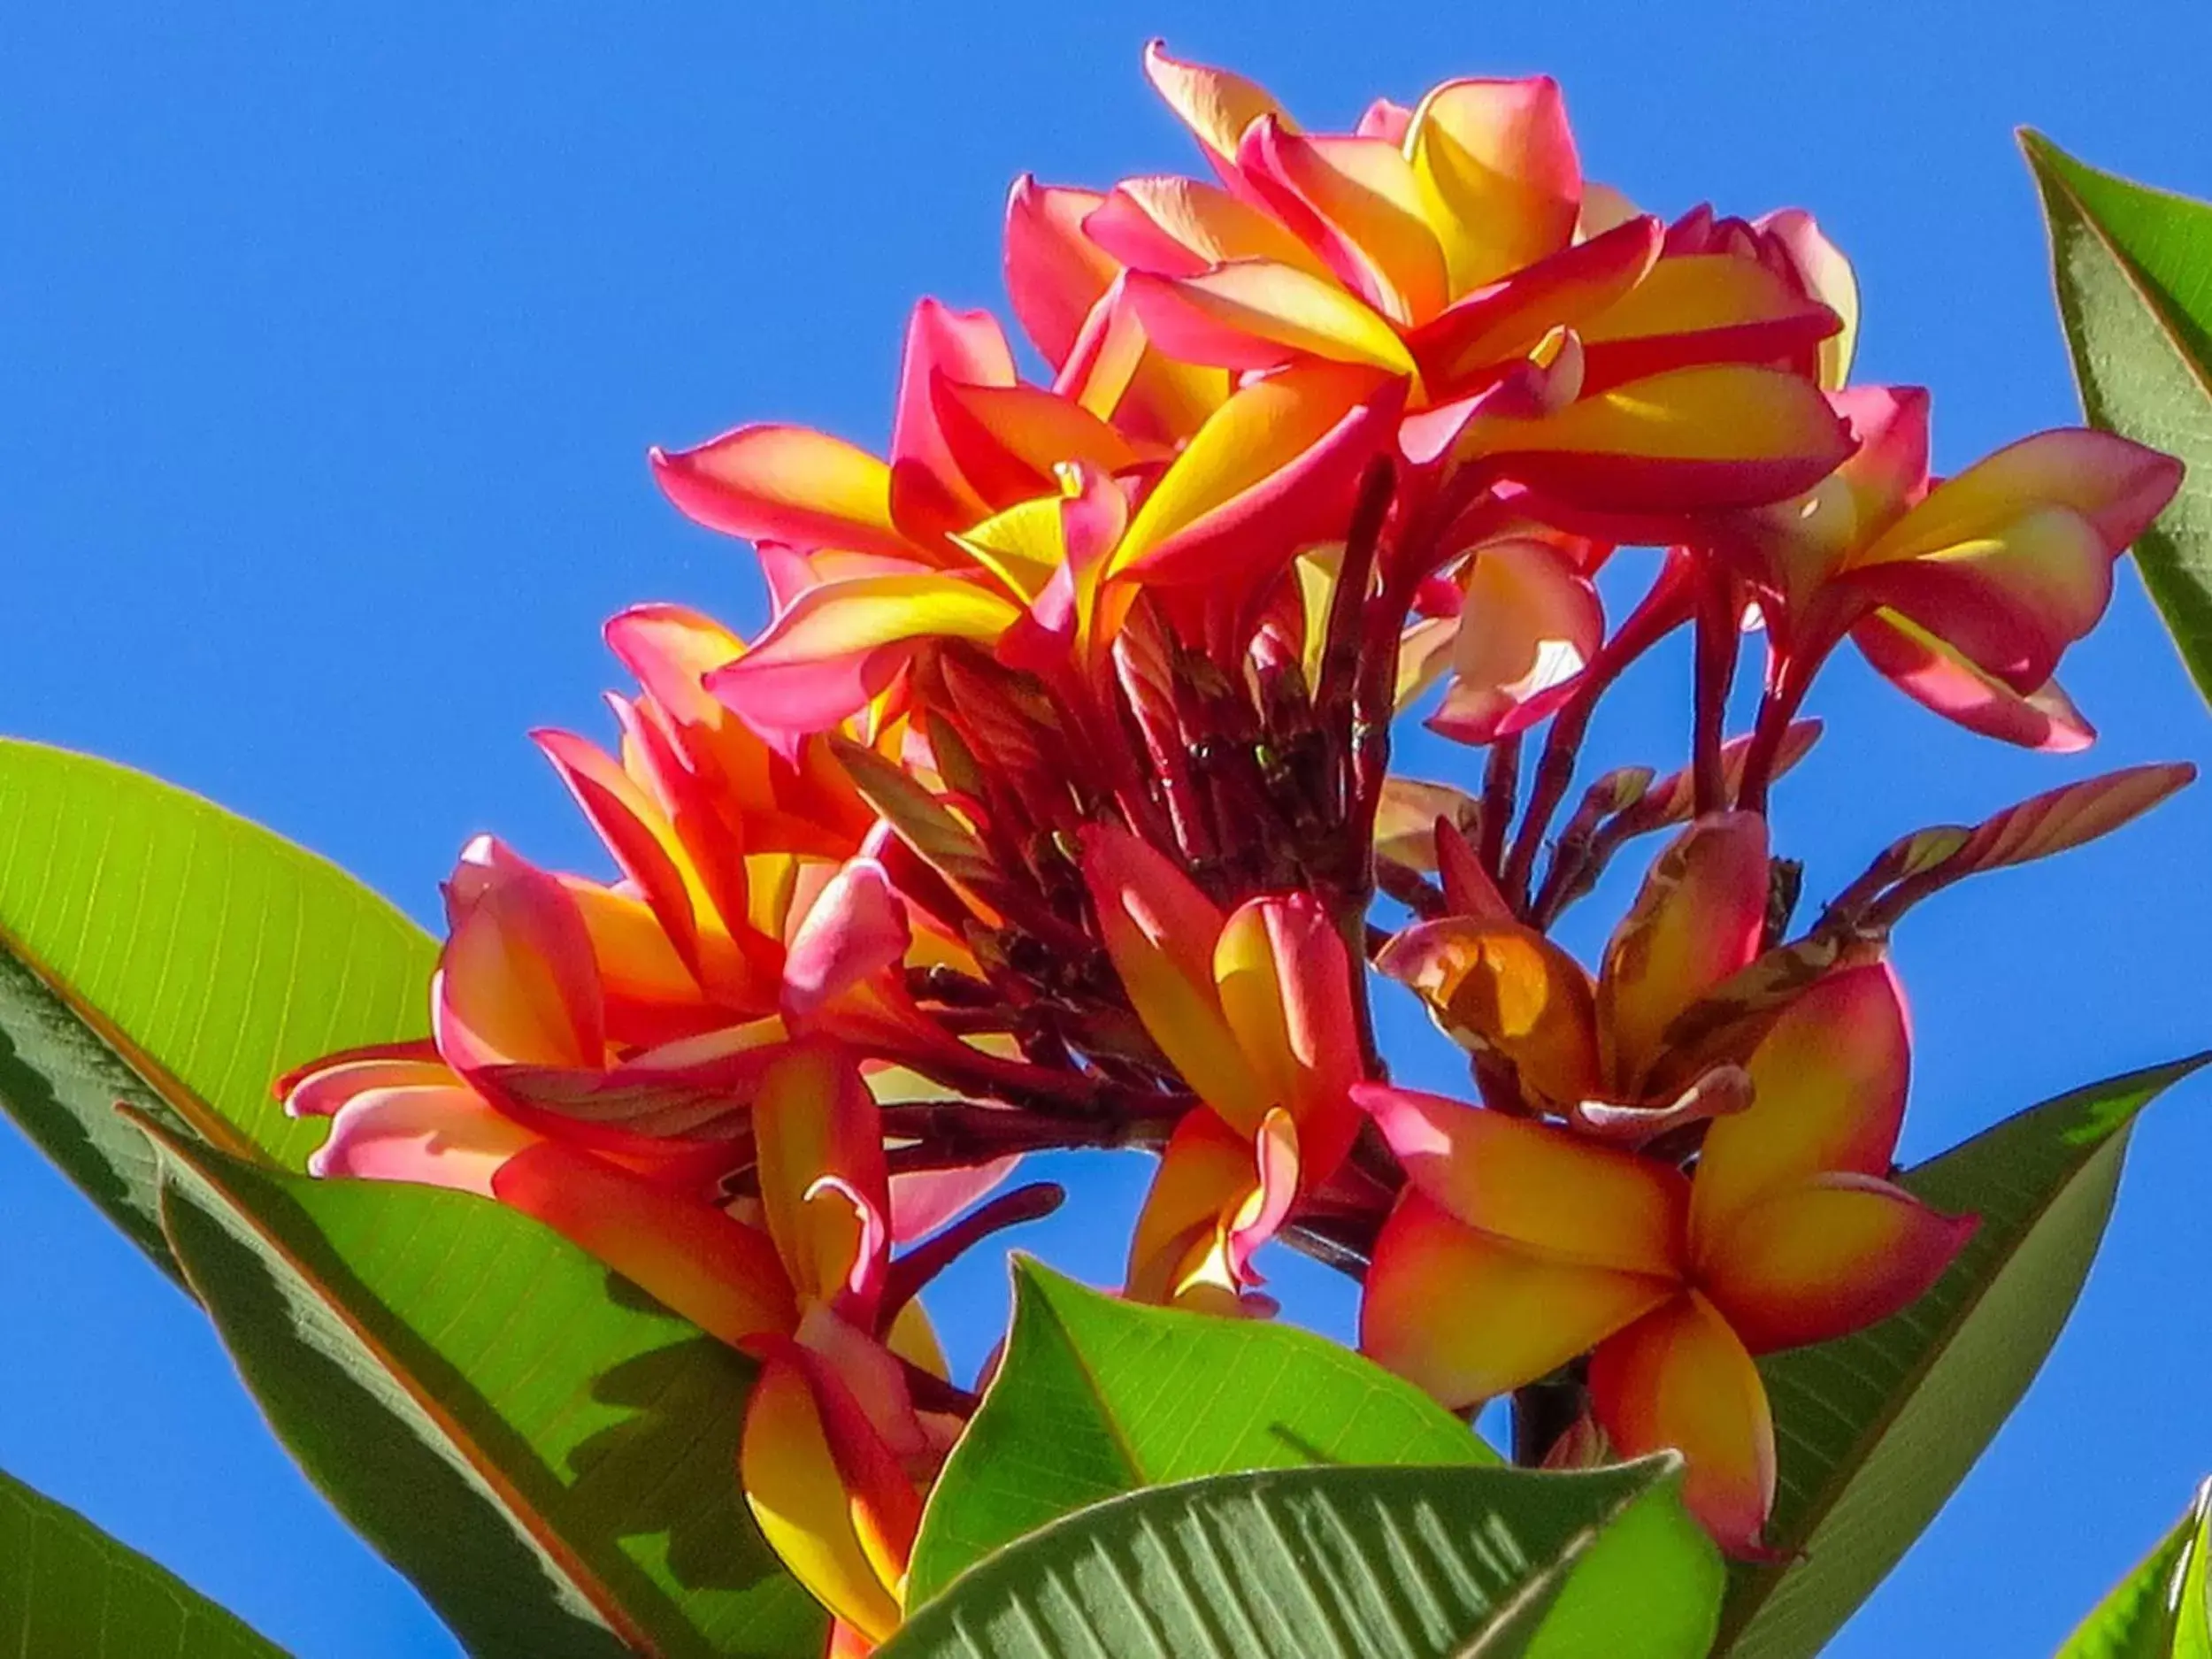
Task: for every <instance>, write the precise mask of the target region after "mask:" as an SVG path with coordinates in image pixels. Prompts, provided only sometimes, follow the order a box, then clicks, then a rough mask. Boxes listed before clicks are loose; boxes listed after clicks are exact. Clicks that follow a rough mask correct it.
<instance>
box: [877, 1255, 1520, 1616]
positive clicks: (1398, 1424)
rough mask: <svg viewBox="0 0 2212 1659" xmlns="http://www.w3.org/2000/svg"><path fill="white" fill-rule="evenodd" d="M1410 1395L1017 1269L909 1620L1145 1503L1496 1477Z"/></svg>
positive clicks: (1321, 1343)
mask: <svg viewBox="0 0 2212 1659" xmlns="http://www.w3.org/2000/svg"><path fill="white" fill-rule="evenodd" d="M1495 1462H1497V1456H1496V1454H1494V1452H1492V1451H1491V1450H1490V1448H1488V1447H1487V1446H1486V1445H1484V1444H1483V1442H1482V1441H1481V1440H1479V1438H1477V1436H1476V1435H1475V1434H1474V1433H1473V1432H1472V1431H1471V1430H1470V1429H1469V1428H1468V1426H1467V1425H1465V1424H1464V1423H1463V1422H1461V1421H1460V1420H1459V1419H1458V1418H1457V1417H1454V1416H1452V1414H1451V1413H1450V1412H1448V1411H1447V1410H1445V1409H1443V1407H1441V1406H1440V1405H1438V1404H1437V1403H1436V1402H1435V1401H1433V1400H1432V1399H1430V1398H1429V1396H1428V1395H1427V1394H1424V1393H1422V1392H1421V1390H1420V1389H1418V1388H1416V1387H1415V1386H1413V1385H1412V1384H1410V1383H1408V1382H1403V1381H1402V1380H1400V1379H1398V1378H1395V1377H1393V1376H1392V1375H1391V1374H1390V1373H1389V1372H1387V1371H1384V1370H1382V1369H1381V1368H1380V1367H1379V1366H1378V1365H1375V1364H1373V1363H1370V1362H1369V1361H1367V1360H1364V1359H1362V1358H1361V1357H1360V1356H1358V1355H1356V1354H1354V1353H1351V1352H1349V1351H1348V1350H1347V1349H1345V1348H1341V1347H1340V1346H1339V1345H1338V1344H1336V1343H1334V1342H1331V1341H1328V1340H1325V1338H1322V1337H1318V1336H1315V1335H1314V1334H1312V1333H1310V1332H1306V1331H1299V1330H1295V1329H1294V1328H1292V1327H1290V1326H1288V1325H1273V1324H1270V1323H1268V1322H1266V1321H1263V1320H1247V1319H1223V1318H1215V1317H1210V1316H1207V1315H1203V1314H1195V1313H1181V1312H1178V1311H1176V1310H1172V1309H1166V1308H1148V1307H1141V1306H1139V1305H1138V1304H1136V1303H1134V1302H1121V1301H1118V1300H1117V1299H1115V1298H1114V1297H1111V1296H1102V1295H1100V1294H1098V1293H1097V1292H1096V1291H1093V1290H1086V1289H1085V1288H1084V1287H1083V1286H1080V1285H1078V1284H1076V1283H1075V1282H1074V1281H1073V1280H1071V1279H1063V1278H1062V1277H1060V1275H1058V1274H1057V1273H1055V1272H1053V1271H1050V1270H1049V1269H1048V1268H1045V1267H1041V1266H1040V1265H1039V1264H1038V1263H1035V1262H1034V1261H1032V1260H1031V1259H1029V1258H1028V1257H1026V1256H1017V1257H1016V1258H1015V1259H1014V1324H1013V1329H1012V1331H1011V1332H1010V1333H1009V1334H1008V1337H1007V1340H1006V1357H1005V1360H1004V1362H1003V1363H1002V1364H1001V1365H1000V1367H999V1373H998V1377H997V1379H996V1380H995V1381H994V1382H993V1383H992V1385H991V1390H990V1393H989V1394H988V1395H987V1397H986V1398H985V1400H984V1402H983V1405H982V1409H979V1411H978V1412H977V1413H976V1414H975V1417H974V1419H973V1420H972V1422H971V1423H970V1424H969V1425H968V1430H967V1432H966V1433H965V1434H964V1435H963V1436H962V1438H961V1440H960V1443H959V1444H958V1445H957V1446H956V1447H955V1448H953V1453H952V1456H951V1457H950V1458H949V1460H948V1461H947V1462H946V1464H945V1469H944V1472H943V1474H942V1475H941V1476H940V1477H939V1479H938V1482H937V1486H936V1489H935V1491H934V1492H933V1494H931V1497H930V1502H929V1508H928V1510H927V1511H926V1514H925V1515H924V1516H923V1518H922V1530H921V1535H920V1536H919V1538H918V1539H917V1540H915V1545H914V1556H913V1564H912V1570H911V1573H910V1578H909V1579H908V1586H907V1605H908V1606H909V1607H915V1606H918V1605H920V1603H922V1602H923V1601H926V1600H928V1599H929V1597H930V1596H932V1595H933V1594H936V1593H937V1591H938V1590H940V1589H941V1588H942V1587H943V1586H945V1585H946V1584H947V1583H948V1582H949V1581H950V1579H951V1578H953V1576H954V1575H955V1574H956V1573H958V1572H960V1571H962V1570H963V1569H964V1568H966V1567H967V1566H968V1565H969V1564H970V1563H972V1562H974V1561H976V1560H978V1559H979V1558H980V1557H981V1556H983V1555H987V1554H988V1553H989V1552H990V1551H991V1550H993V1549H995V1548H998V1546H1000V1545H1001V1544H1003V1543H1006V1542H1008V1541H1010V1540H1013V1539H1016V1538H1018V1537H1020V1536H1021V1535H1022V1534H1024V1533H1025V1532H1033V1531H1035V1530H1036V1529H1037V1528H1038V1527H1040V1526H1042V1525H1044V1524H1045V1523H1046V1522H1048V1521H1050V1520H1052V1519H1054V1518H1056V1517H1058V1516H1062V1515H1064V1514H1066V1513H1067V1512H1068V1511H1069V1510H1071V1509H1080V1508H1082V1507H1083V1506H1084V1505H1086V1504H1089V1503H1095V1502H1098V1501H1099V1500H1100V1499H1102V1498H1107V1497H1111V1496H1113V1495H1114V1494H1117V1493H1123V1492H1131V1491H1133V1490H1135V1489H1136V1488H1138V1487H1140V1486H1164V1485H1166V1484H1167V1483H1168V1482H1170V1481H1176V1480H1189V1479H1194V1478H1196V1477H1198V1476H1201V1475H1218V1474H1227V1473H1230V1472H1232V1471H1240V1470H1253V1469H1278V1468H1286V1467H1293V1466H1296V1465H1300V1464H1309V1463H1495Z"/></svg>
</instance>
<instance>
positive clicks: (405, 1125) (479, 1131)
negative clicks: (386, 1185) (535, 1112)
mask: <svg viewBox="0 0 2212 1659" xmlns="http://www.w3.org/2000/svg"><path fill="white" fill-rule="evenodd" d="M372 1067H373V1063H365V1064H364V1065H363V1066H361V1067H360V1068H357V1070H358V1071H359V1072H361V1073H364V1074H365V1073H366V1072H367V1071H369V1070H371V1069H372ZM347 1069H348V1070H356V1068H347ZM447 1075H448V1076H449V1077H450V1076H451V1073H448V1074H447ZM349 1082H350V1083H351V1084H352V1085H353V1092H352V1094H351V1095H350V1096H349V1098H348V1099H347V1100H346V1101H345V1102H344V1103H343V1104H342V1105H341V1106H339V1107H338V1108H337V1109H336V1110H335V1112H334V1114H333V1115H332V1117H331V1122H330V1137H329V1139H328V1140H326V1141H324V1142H323V1144H322V1145H321V1146H319V1147H318V1148H316V1149H315V1151H314V1152H313V1153H312V1154H311V1155H310V1156H309V1158H308V1160H307V1170H308V1173H309V1174H311V1175H321V1176H354V1177H357V1178H358V1179H363V1180H371V1181H414V1182H418V1183H419V1184H421V1185H423V1186H426V1187H453V1188H456V1189H457V1190H458V1191H461V1192H465V1193H476V1194H480V1195H482V1196H484V1197H487V1198H488V1197H490V1196H491V1194H492V1180H493V1178H494V1177H495V1175H496V1174H497V1173H498V1172H499V1170H500V1168H501V1166H502V1165H503V1164H505V1163H506V1162H507V1160H508V1159H510V1158H511V1157H513V1156H515V1155H516V1154H517V1153H518V1152H521V1151H523V1150H524V1149H526V1148H529V1147H533V1146H535V1145H537V1144H538V1143H539V1142H540V1141H542V1140H543V1139H544V1137H543V1136H541V1135H539V1134H536V1133H533V1132H532V1131H530V1130H527V1129H526V1128H524V1127H523V1126H522V1125H520V1124H518V1123H517V1122H516V1121H515V1120H514V1119H513V1118H509V1117H507V1116H506V1115H505V1114H504V1113H503V1112H500V1111H498V1110H495V1109H494V1108H493V1107H492V1106H491V1104H490V1103H489V1102H487V1101H486V1100H485V1099H484V1097H483V1096H482V1095H480V1094H478V1093H477V1092H476V1091H475V1090H474V1089H472V1088H470V1087H466V1086H465V1084H462V1083H460V1082H458V1081H452V1082H448V1083H445V1084H442V1085H441V1084H429V1083H422V1082H415V1083H409V1084H400V1083H395V1082H384V1083H381V1084H373V1083H369V1082H367V1081H366V1080H365V1076H362V1075H357V1076H356V1077H354V1078H352V1079H349Z"/></svg>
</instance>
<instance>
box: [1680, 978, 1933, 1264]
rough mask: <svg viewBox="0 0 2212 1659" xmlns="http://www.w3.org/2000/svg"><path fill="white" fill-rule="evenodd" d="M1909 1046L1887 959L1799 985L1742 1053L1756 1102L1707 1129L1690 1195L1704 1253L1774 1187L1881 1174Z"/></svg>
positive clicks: (1898, 1116)
mask: <svg viewBox="0 0 2212 1659" xmlns="http://www.w3.org/2000/svg"><path fill="white" fill-rule="evenodd" d="M1910 1048H1911V1039H1910V1035H1909V1033H1908V1031H1907V1029H1906V1024H1905V1003H1904V998H1903V996H1902V995H1901V994H1900V993H1899V991H1898V988H1897V980H1896V976H1895V975H1894V974H1893V973H1892V972H1890V968H1889V964H1886V963H1881V962H1877V963H1870V964H1866V965H1865V966H1863V967H1856V968H1846V969H1843V970H1841V971H1839V972H1835V973H1832V974H1830V975H1829V976H1828V977H1827V978H1825V979H1822V980H1820V981H1819V982H1818V983H1816V985H1814V986H1813V987H1812V988H1811V989H1809V990H1808V991H1806V992H1804V993H1803V994H1802V995H1800V996H1799V997H1798V998H1797V999H1796V1000H1795V1001H1794V1002H1792V1003H1791V1004H1790V1005H1789V1006H1788V1007H1787V1008H1786V1009H1785V1010H1783V1012H1782V1013H1781V1015H1780V1017H1779V1018H1777V1019H1776V1021H1775V1022H1774V1024H1773V1025H1771V1026H1770V1027H1769V1028H1768V1030H1767V1033H1766V1034H1765V1035H1764V1036H1763V1038H1761V1040H1760V1041H1759V1046H1758V1047H1757V1048H1755V1050H1754V1051H1753V1052H1752V1055H1751V1057H1750V1058H1749V1059H1748V1060H1747V1062H1746V1063H1745V1070H1746V1071H1748V1072H1749V1074H1750V1077H1751V1087H1752V1099H1751V1108H1750V1110H1747V1111H1744V1112H1740V1113H1738V1114H1736V1115H1735V1116H1733V1117H1731V1118H1721V1119H1719V1120H1718V1121H1717V1122H1716V1123H1715V1124H1714V1125H1713V1126H1712V1127H1711V1128H1710V1129H1709V1130H1708V1131H1707V1132H1706V1137H1705V1147H1704V1150H1703V1151H1702V1152H1701V1154H1700V1156H1699V1158H1698V1167H1697V1180H1696V1183H1695V1185H1694V1187H1693V1189H1692V1194H1691V1200H1690V1216H1691V1235H1692V1238H1693V1240H1694V1241H1695V1242H1694V1248H1695V1249H1696V1250H1697V1252H1698V1253H1699V1254H1700V1255H1701V1256H1705V1255H1708V1254H1709V1253H1710V1252H1711V1251H1712V1250H1714V1249H1716V1248H1718V1245H1719V1240H1722V1239H1724V1237H1726V1236H1727V1234H1728V1233H1729V1232H1730V1231H1731V1229H1732V1227H1733V1226H1734V1225H1735V1223H1736V1221H1737V1219H1738V1217H1741V1216H1742V1215H1744V1214H1745V1213H1746V1212H1747V1211H1748V1210H1751V1209H1752V1208H1753V1207H1754V1206H1755V1205H1757V1204H1759V1203H1760V1202H1763V1200H1765V1199H1766V1198H1767V1197H1768V1196H1769V1195H1770V1194H1774V1193H1778V1192H1781V1191H1784V1190H1786V1189H1787V1188H1791V1187H1796V1186H1798V1185H1799V1184H1801V1182H1803V1181H1805V1180H1807V1179H1810V1178H1811V1177H1813V1176H1816V1175H1824V1174H1829V1173H1844V1174H1855V1175H1876V1176H1879V1175H1886V1174H1888V1173H1889V1162H1890V1157H1891V1155H1892V1154H1893V1152H1894V1151H1895V1150H1896V1147H1897V1131H1898V1126H1899V1125H1900V1124H1901V1122H1902V1121H1903V1118H1904V1111H1905V1087H1906V1079H1907V1071H1908V1068H1909V1056H1910Z"/></svg>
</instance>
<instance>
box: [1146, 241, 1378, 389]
mask: <svg viewBox="0 0 2212 1659" xmlns="http://www.w3.org/2000/svg"><path fill="white" fill-rule="evenodd" d="M1126 280H1127V284H1128V293H1129V296H1130V299H1131V301H1132V303H1133V304H1134V305H1135V306H1136V308H1137V314H1138V316H1139V317H1140V318H1141V319H1143V322H1144V328H1145V333H1146V334H1148V335H1149V336H1150V337H1151V338H1152V339H1153V340H1154V341H1155V342H1157V343H1158V345H1159V347H1160V349H1161V350H1163V351H1164V352H1166V353H1167V354H1168V355H1169V356H1170V357H1179V358H1181V359H1182V360H1183V361H1185V362H1187V363H1202V364H1209V365H1213V366H1215V367H1217V368H1224V369H1234V370H1240V371H1241V370H1262V369H1273V368H1279V367H1280V366H1281V365H1284V364H1286V363H1290V362H1293V361H1294V360H1296V359H1297V358H1299V357H1319V358H1322V359H1323V360H1324V361H1326V362H1331V363H1352V364H1360V365H1365V366H1367V367H1370V368H1377V369H1381V370H1384V371H1386V373H1392V374H1411V373H1413V358H1412V356H1411V355H1410V354H1409V352H1408V351H1407V349H1406V347H1405V342H1402V340H1400V339H1399V338H1398V334H1397V331H1396V330H1395V329H1394V328H1393V327H1392V326H1390V324H1389V323H1388V322H1387V321H1386V319H1384V318H1383V317H1382V316H1381V314H1380V313H1379V312H1377V311H1375V310H1374V309H1373V308H1371V306H1370V305H1369V304H1368V303H1366V302H1365V301H1364V300H1362V299H1360V298H1359V297H1357V296H1355V295H1353V294H1350V293H1348V292H1347V291H1346V290H1345V289H1344V288H1342V287H1340V285H1339V284H1338V283H1337V282H1336V280H1334V279H1333V278H1331V277H1321V276H1315V275H1313V274H1312V273H1310V272H1307V271H1303V270H1301V269H1299V268H1298V267H1297V266H1295V265H1283V264H1280V263H1279V262H1277V261H1275V260H1272V259H1240V260H1236V261H1233V262H1232V263H1231V264H1228V265H1216V266H1214V267H1213V268H1212V269H1210V270H1208V271H1204V272H1202V273H1199V274H1197V275H1195V276H1188V277H1163V276H1155V275H1153V274H1152V273H1149V272H1144V271H1134V272H1132V273H1130V274H1129V276H1128V278H1127V279H1126Z"/></svg>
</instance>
